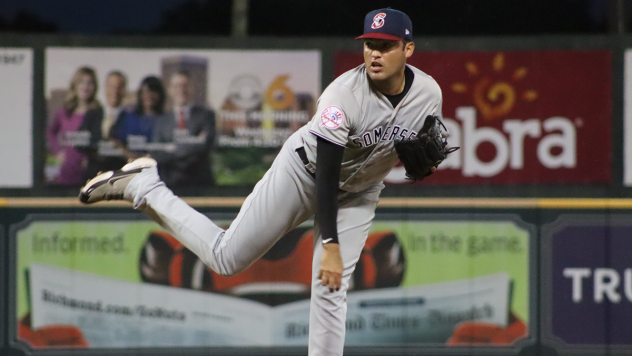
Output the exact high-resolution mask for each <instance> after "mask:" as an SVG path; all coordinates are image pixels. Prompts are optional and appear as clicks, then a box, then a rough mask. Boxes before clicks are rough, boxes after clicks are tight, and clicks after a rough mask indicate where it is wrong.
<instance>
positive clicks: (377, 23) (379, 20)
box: [371, 12, 386, 29]
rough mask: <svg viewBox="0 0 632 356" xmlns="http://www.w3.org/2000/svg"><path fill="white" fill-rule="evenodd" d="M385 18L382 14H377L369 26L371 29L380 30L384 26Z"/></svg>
mask: <svg viewBox="0 0 632 356" xmlns="http://www.w3.org/2000/svg"><path fill="white" fill-rule="evenodd" d="M385 17H386V14H385V13H383V12H380V13H379V14H377V15H375V17H374V18H373V23H372V24H371V28H372V29H376V28H380V27H382V26H384V18H385Z"/></svg>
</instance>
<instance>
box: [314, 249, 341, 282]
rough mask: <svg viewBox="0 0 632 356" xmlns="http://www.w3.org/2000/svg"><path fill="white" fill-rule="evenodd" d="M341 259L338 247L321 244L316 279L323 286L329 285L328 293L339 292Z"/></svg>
mask: <svg viewBox="0 0 632 356" xmlns="http://www.w3.org/2000/svg"><path fill="white" fill-rule="evenodd" d="M342 269H343V266H342V257H341V256H340V245H339V244H334V243H329V244H323V255H322V257H321V258H320V270H319V271H318V279H320V280H321V281H320V284H321V285H323V286H327V285H329V291H330V292H333V291H334V290H340V285H341V283H342Z"/></svg>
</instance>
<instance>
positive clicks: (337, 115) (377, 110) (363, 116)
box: [301, 64, 442, 192]
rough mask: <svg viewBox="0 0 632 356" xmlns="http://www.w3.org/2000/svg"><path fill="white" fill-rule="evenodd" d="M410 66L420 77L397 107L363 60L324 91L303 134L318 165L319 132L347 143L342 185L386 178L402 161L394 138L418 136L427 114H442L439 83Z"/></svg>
mask: <svg viewBox="0 0 632 356" xmlns="http://www.w3.org/2000/svg"><path fill="white" fill-rule="evenodd" d="M408 67H409V68H410V69H411V70H412V71H413V73H414V75H415V79H414V80H413V83H412V86H411V88H410V90H409V91H408V94H406V96H405V97H404V98H403V99H402V101H401V102H400V103H399V104H398V105H397V107H395V108H393V106H392V105H391V103H390V102H389V100H388V99H387V98H386V96H384V94H382V93H380V92H379V91H378V90H377V89H375V87H373V86H372V85H371V84H370V82H369V79H368V76H367V74H366V68H365V66H364V64H363V65H360V66H358V67H356V68H355V69H352V70H350V71H348V72H346V73H344V74H343V75H341V76H340V77H338V78H337V79H336V80H335V81H333V82H332V83H331V84H330V85H329V86H328V87H327V89H325V91H324V92H323V94H322V95H321V96H320V99H319V100H318V109H317V112H316V115H314V117H313V118H312V120H311V121H310V123H309V124H308V125H307V126H306V127H304V128H303V129H302V134H301V136H302V137H303V141H304V142H305V151H306V153H307V158H308V159H309V161H310V164H311V165H313V166H314V165H315V163H316V136H320V137H322V138H324V139H326V140H328V141H331V142H333V143H335V144H337V145H340V146H343V147H345V148H346V149H345V151H344V155H343V158H342V166H341V170H340V189H342V190H344V191H348V192H359V191H362V190H364V189H366V188H368V187H370V186H372V185H374V184H377V183H379V182H381V181H382V180H383V179H384V177H386V175H387V174H388V173H389V172H390V170H391V169H392V168H393V166H395V164H396V163H397V162H398V158H397V153H396V152H395V150H394V148H393V140H394V139H396V138H400V139H404V138H412V137H414V136H416V135H417V132H418V130H420V129H421V127H422V125H423V122H424V119H425V118H426V116H427V115H436V116H439V117H441V103H442V97H441V89H440V88H439V85H438V84H437V82H436V81H435V80H434V79H433V78H432V77H430V76H429V75H427V74H425V73H424V72H422V71H421V70H419V69H417V68H415V67H413V66H410V65H409V66H408Z"/></svg>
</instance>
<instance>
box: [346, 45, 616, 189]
mask: <svg viewBox="0 0 632 356" xmlns="http://www.w3.org/2000/svg"><path fill="white" fill-rule="evenodd" d="M611 62H612V54H611V52H610V51H516V52H416V53H415V54H414V55H413V56H412V57H411V58H410V59H409V60H408V63H409V64H411V65H413V66H415V67H417V68H419V69H421V70H422V71H424V72H425V73H427V74H428V75H430V76H432V77H433V78H434V79H435V80H436V81H437V83H438V84H439V86H440V87H441V89H442V93H443V117H444V123H445V125H446V126H447V128H448V129H449V130H450V132H451V137H450V139H449V143H450V145H451V146H458V147H461V149H460V150H458V151H456V152H455V153H453V154H452V155H450V156H449V157H448V158H447V159H446V160H445V161H444V162H443V163H442V164H441V165H440V166H439V171H438V172H437V173H435V176H433V177H432V179H427V180H424V181H423V183H420V184H479V183H485V184H489V183H492V184H532V183H562V182H563V183H609V182H610V181H611V179H612V177H611V160H612V158H611V149H612V147H611V139H610V138H611V126H612V106H611V101H612V88H611V87H612V74H611V72H612V64H611ZM335 63H336V64H335V68H336V75H339V74H342V73H343V72H345V71H346V70H349V69H351V68H354V67H356V66H357V65H360V64H361V63H363V59H362V54H361V53H355V52H354V53H350V52H338V53H337V54H336V59H335ZM580 143H581V144H580ZM404 178H405V175H404V171H403V168H396V169H394V170H393V171H392V172H391V174H390V175H389V177H388V178H387V181H388V182H390V183H403V182H406V181H405V179H404ZM406 183H407V182H406Z"/></svg>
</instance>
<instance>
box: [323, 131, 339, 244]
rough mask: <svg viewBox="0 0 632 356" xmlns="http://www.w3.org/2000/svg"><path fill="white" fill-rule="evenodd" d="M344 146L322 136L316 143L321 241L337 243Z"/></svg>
mask: <svg viewBox="0 0 632 356" xmlns="http://www.w3.org/2000/svg"><path fill="white" fill-rule="evenodd" d="M344 149H345V148H344V147H342V146H339V145H336V144H335V143H332V142H330V141H327V140H325V139H323V138H320V137H318V138H317V144H316V221H317V222H318V227H319V229H320V233H321V235H322V237H323V241H327V240H328V239H332V240H331V241H329V242H328V243H338V226H337V220H338V182H339V181H340V164H341V163H342V154H343V153H344Z"/></svg>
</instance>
